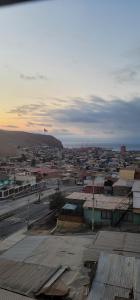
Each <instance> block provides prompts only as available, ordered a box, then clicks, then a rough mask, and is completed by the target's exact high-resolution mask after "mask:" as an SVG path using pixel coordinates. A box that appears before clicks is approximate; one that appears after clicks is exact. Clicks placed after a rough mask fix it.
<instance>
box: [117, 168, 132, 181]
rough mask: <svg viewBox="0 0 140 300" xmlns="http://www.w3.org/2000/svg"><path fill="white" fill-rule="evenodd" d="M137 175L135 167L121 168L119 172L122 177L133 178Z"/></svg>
mask: <svg viewBox="0 0 140 300" xmlns="http://www.w3.org/2000/svg"><path fill="white" fill-rule="evenodd" d="M134 175H135V169H131V170H130V169H121V170H120V172H119V176H120V178H122V179H129V180H133V179H134Z"/></svg>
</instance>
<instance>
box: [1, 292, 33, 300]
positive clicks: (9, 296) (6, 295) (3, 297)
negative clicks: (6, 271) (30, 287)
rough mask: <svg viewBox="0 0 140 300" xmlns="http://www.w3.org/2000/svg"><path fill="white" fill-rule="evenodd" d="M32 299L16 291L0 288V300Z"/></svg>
mask: <svg viewBox="0 0 140 300" xmlns="http://www.w3.org/2000/svg"><path fill="white" fill-rule="evenodd" d="M8 299H9V300H33V298H28V297H26V296H22V295H20V294H17V293H13V292H10V291H7V290H4V289H0V300H8Z"/></svg>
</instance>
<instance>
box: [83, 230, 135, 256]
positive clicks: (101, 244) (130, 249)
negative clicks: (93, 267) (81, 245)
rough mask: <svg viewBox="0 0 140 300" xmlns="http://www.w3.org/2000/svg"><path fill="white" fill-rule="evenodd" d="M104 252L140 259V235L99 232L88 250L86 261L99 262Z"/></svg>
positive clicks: (85, 254)
mask: <svg viewBox="0 0 140 300" xmlns="http://www.w3.org/2000/svg"><path fill="white" fill-rule="evenodd" d="M102 251H104V252H108V253H114V254H121V255H124V256H134V257H137V258H140V234H138V233H129V232H114V231H113V232H112V231H99V232H98V233H97V235H96V239H94V240H93V243H92V245H90V247H89V248H87V249H86V251H85V253H84V261H94V262H97V261H98V258H99V256H100V253H101V252H102Z"/></svg>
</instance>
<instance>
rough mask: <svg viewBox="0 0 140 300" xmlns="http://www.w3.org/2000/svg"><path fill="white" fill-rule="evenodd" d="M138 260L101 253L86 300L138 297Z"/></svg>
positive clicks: (139, 284) (139, 273)
mask: <svg viewBox="0 0 140 300" xmlns="http://www.w3.org/2000/svg"><path fill="white" fill-rule="evenodd" d="M139 278H140V260H138V259H136V258H135V257H126V256H122V255H116V254H108V253H101V255H100V257H99V262H98V267H97V272H96V275H95V278H94V280H93V284H92V288H91V292H90V294H89V297H88V300H95V299H96V300H100V299H105V300H114V299H115V296H118V297H124V298H129V295H130V293H131V292H132V290H133V292H134V299H136V298H135V295H136V294H137V295H138V297H139V296H140V295H139V293H140V279H139Z"/></svg>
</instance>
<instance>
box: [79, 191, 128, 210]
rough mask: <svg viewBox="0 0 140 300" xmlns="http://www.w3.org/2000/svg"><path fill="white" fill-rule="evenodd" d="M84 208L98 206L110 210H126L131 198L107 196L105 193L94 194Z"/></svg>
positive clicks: (97, 207)
mask: <svg viewBox="0 0 140 300" xmlns="http://www.w3.org/2000/svg"><path fill="white" fill-rule="evenodd" d="M83 207H84V208H93V207H94V208H96V209H108V210H115V209H120V210H126V209H127V208H128V207H129V198H127V197H117V196H106V195H103V194H99V195H98V194H94V202H93V199H92V200H91V199H89V200H87V201H86V202H85V203H84V205H83Z"/></svg>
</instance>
